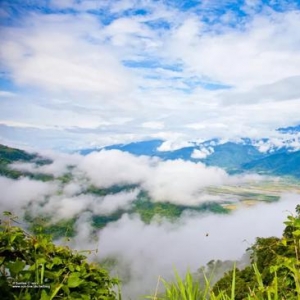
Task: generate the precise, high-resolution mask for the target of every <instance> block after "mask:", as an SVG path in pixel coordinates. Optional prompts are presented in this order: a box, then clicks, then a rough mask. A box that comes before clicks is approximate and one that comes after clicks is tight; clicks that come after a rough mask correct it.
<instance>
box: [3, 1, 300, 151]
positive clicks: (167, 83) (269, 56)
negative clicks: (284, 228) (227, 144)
mask: <svg viewBox="0 0 300 300" xmlns="http://www.w3.org/2000/svg"><path fill="white" fill-rule="evenodd" d="M231 2H232V1H229V3H231ZM250 2H251V3H250ZM213 3H214V1H211V2H210V4H208V2H207V1H204V2H203V3H202V2H201V3H198V4H195V3H193V4H192V3H190V5H188V3H186V4H182V5H179V4H175V3H169V2H160V3H157V2H153V1H147V2H142V1H134V2H126V1H125V2H124V1H117V2H115V1H106V2H105V3H99V1H96V0H95V1H88V0H85V1H63V2H61V4H59V3H58V1H54V0H52V1H49V2H47V4H46V3H44V2H42V3H39V5H37V3H36V2H35V1H31V2H30V5H29V4H26V3H24V4H23V5H21V6H19V7H15V6H14V4H13V3H11V2H9V1H4V4H3V6H2V8H1V13H2V15H3V17H4V20H5V22H3V23H2V25H1V40H2V47H1V51H0V59H1V61H2V64H1V70H2V74H4V75H3V76H4V77H2V78H1V80H2V81H3V88H2V89H1V91H0V99H1V102H0V105H1V113H0V118H1V126H0V133H1V141H2V142H5V141H11V142H15V143H19V144H23V143H24V144H27V145H29V146H35V147H37V148H52V149H53V148H69V149H72V148H73V149H74V148H79V147H84V146H86V145H87V144H88V145H91V144H94V145H107V144H111V143H114V142H120V141H130V140H139V139H145V138H149V137H158V136H160V137H165V138H166V139H168V140H178V139H179V140H189V139H198V138H204V139H208V138H211V137H226V138H233V137H240V136H244V135H245V133H247V134H249V135H250V136H251V137H257V136H267V135H269V134H270V130H272V129H275V128H276V127H282V126H286V125H293V124H297V123H298V122H299V116H298V114H297V111H298V110H299V108H300V107H299V105H300V104H299V88H298V86H299V84H298V82H299V76H300V73H299V69H300V56H299V47H300V36H299V31H298V28H299V26H300V23H299V20H300V18H299V7H298V6H297V4H296V3H294V5H292V4H291V3H289V4H288V3H285V2H282V3H280V4H275V3H272V2H270V3H269V2H267V3H265V4H260V5H253V3H252V1H245V2H244V3H243V4H241V5H240V6H237V5H236V4H235V3H234V2H232V3H231V4H230V5H229V4H228V5H227V4H218V5H216V4H213ZM226 3H227V2H226ZM223 5H224V6H223ZM226 5H227V6H226ZM46 12H47V13H46ZM53 41H55V43H54V42H53ZM12 95H13V96H12ZM24 105H25V106H26V107H27V110H26V113H25V112H24V111H23V110H21V109H19V108H20V107H23V106H24ZM266 111H269V112H270V113H269V114H265V112H266ZM25 133H26V136H27V140H24V139H22V136H24V135H25ZM36 135H39V136H40V137H41V138H39V139H37V140H36V139H33V138H32V139H31V138H30V137H33V136H36ZM49 141H50V142H49Z"/></svg>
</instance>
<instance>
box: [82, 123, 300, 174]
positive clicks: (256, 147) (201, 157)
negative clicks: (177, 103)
mask: <svg viewBox="0 0 300 300" xmlns="http://www.w3.org/2000/svg"><path fill="white" fill-rule="evenodd" d="M277 131H279V132H280V133H282V134H292V135H295V137H291V138H290V137H289V138H290V139H289V140H286V141H284V142H282V144H276V143H275V144H272V141H271V140H269V139H267V138H265V139H261V140H255V141H252V140H251V139H249V138H244V139H241V140H240V141H239V142H225V143H224V142H222V141H220V140H218V139H212V140H208V141H205V142H202V143H196V142H190V143H189V146H184V147H182V148H180V149H176V150H168V151H162V150H161V149H162V148H163V147H162V145H163V143H164V142H165V141H163V140H148V141H140V142H133V143H128V144H116V145H111V146H108V147H103V148H100V149H95V148H94V149H84V150H81V151H80V153H81V154H82V155H87V154H89V153H91V152H93V151H101V150H112V149H117V150H120V151H125V152H128V153H131V154H133V155H146V156H156V157H159V158H161V159H162V160H175V159H183V160H189V161H194V162H202V163H205V164H206V165H209V166H217V167H221V168H224V169H226V170H227V172H229V173H241V172H245V171H246V172H249V171H251V172H259V173H263V174H270V175H271V174H272V175H290V176H296V177H300V151H299V150H297V148H295V145H296V144H297V143H296V141H298V143H299V141H300V138H299V136H298V135H297V134H299V133H300V125H299V126H294V127H286V128H279V129H278V130H277ZM297 139H298V140H297ZM262 146H264V147H265V149H264V151H262V150H261V149H262V148H261V147H262Z"/></svg>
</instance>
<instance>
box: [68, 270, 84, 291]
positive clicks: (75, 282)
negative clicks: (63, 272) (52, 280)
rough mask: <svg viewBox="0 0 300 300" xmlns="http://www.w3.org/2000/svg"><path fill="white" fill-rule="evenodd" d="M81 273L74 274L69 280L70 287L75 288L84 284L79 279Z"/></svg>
mask: <svg viewBox="0 0 300 300" xmlns="http://www.w3.org/2000/svg"><path fill="white" fill-rule="evenodd" d="M79 276H80V274H79V273H72V274H71V275H70V276H69V278H68V287H70V288H74V287H77V286H79V285H80V284H81V283H82V280H81V279H80V278H79Z"/></svg>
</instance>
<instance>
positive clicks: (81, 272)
mask: <svg viewBox="0 0 300 300" xmlns="http://www.w3.org/2000/svg"><path fill="white" fill-rule="evenodd" d="M5 215H6V217H7V219H6V220H5V221H4V222H3V225H1V227H0V272H1V277H0V291H1V299H3V300H11V299H17V300H26V299H28V300H30V299H31V300H40V299H41V300H52V299H82V300H87V299H106V300H115V299H117V295H116V293H115V292H114V291H113V290H112V288H113V286H114V285H116V284H117V280H116V279H113V278H110V277H109V275H108V273H107V271H106V270H104V269H102V268H101V267H100V266H99V265H96V264H91V263H88V262H87V261H86V256H84V255H82V254H80V253H79V252H74V251H72V250H70V249H69V248H68V247H64V246H56V245H54V244H53V243H52V241H51V238H50V237H49V236H47V235H45V234H38V235H35V236H34V235H31V234H29V233H27V232H25V231H24V230H23V229H21V228H19V227H17V226H13V225H12V224H13V223H14V221H15V217H13V216H12V215H11V214H10V213H8V212H6V213H5Z"/></svg>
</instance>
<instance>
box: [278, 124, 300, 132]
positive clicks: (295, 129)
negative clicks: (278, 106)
mask: <svg viewBox="0 0 300 300" xmlns="http://www.w3.org/2000/svg"><path fill="white" fill-rule="evenodd" d="M277 131H279V132H281V133H290V134H296V133H299V132H300V125H296V126H289V127H284V128H278V129H277Z"/></svg>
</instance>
